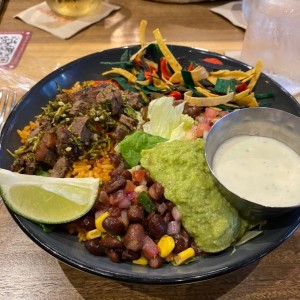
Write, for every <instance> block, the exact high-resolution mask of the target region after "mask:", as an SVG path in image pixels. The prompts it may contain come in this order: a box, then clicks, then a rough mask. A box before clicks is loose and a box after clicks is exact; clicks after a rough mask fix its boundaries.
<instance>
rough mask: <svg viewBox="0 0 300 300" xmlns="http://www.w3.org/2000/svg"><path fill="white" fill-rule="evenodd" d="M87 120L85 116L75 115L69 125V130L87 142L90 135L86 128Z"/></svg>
mask: <svg viewBox="0 0 300 300" xmlns="http://www.w3.org/2000/svg"><path fill="white" fill-rule="evenodd" d="M88 120H89V118H88V117H87V116H85V117H76V118H74V120H73V122H72V124H71V127H70V131H71V132H72V133H73V134H75V135H77V136H78V137H79V139H80V140H81V141H82V142H83V143H87V142H88V141H89V140H90V138H91V136H92V132H91V131H90V130H89V129H88V128H87V122H88Z"/></svg>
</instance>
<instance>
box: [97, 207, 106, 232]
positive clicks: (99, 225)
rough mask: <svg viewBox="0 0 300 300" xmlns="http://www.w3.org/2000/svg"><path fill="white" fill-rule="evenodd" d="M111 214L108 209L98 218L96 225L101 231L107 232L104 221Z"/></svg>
mask: <svg viewBox="0 0 300 300" xmlns="http://www.w3.org/2000/svg"><path fill="white" fill-rule="evenodd" d="M108 216H109V213H108V212H107V211H106V212H105V213H103V214H102V215H101V216H99V217H98V218H97V219H96V220H95V226H96V228H97V229H98V230H99V231H100V232H106V231H105V229H104V228H103V226H102V223H103V221H104V220H105V219H106V218H107V217H108Z"/></svg>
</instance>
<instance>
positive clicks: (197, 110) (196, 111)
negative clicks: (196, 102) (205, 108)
mask: <svg viewBox="0 0 300 300" xmlns="http://www.w3.org/2000/svg"><path fill="white" fill-rule="evenodd" d="M201 112H202V108H201V107H200V106H190V105H188V104H187V103H186V104H185V105H184V110H183V113H184V114H187V115H189V116H190V117H192V118H193V119H195V118H196V117H198V116H199V115H200V114H201Z"/></svg>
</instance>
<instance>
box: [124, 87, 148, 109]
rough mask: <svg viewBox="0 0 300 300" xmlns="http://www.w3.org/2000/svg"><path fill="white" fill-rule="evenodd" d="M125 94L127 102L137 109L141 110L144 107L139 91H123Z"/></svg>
mask: <svg viewBox="0 0 300 300" xmlns="http://www.w3.org/2000/svg"><path fill="white" fill-rule="evenodd" d="M123 95H124V98H125V100H126V101H127V103H128V104H129V105H130V106H132V107H133V108H134V109H135V110H140V109H141V108H142V107H143V104H142V102H141V101H142V97H141V95H140V94H139V93H135V92H132V91H123Z"/></svg>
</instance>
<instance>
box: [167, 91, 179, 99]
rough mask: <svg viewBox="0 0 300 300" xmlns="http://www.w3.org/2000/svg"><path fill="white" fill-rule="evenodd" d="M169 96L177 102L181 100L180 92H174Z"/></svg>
mask: <svg viewBox="0 0 300 300" xmlns="http://www.w3.org/2000/svg"><path fill="white" fill-rule="evenodd" d="M169 96H170V97H173V98H174V99H175V100H180V99H181V93H180V92H179V91H172V92H171V93H170V94H169Z"/></svg>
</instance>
